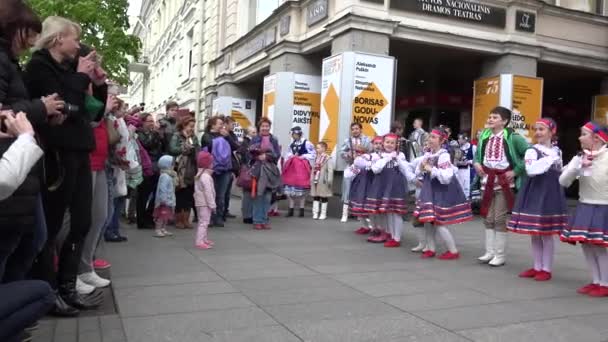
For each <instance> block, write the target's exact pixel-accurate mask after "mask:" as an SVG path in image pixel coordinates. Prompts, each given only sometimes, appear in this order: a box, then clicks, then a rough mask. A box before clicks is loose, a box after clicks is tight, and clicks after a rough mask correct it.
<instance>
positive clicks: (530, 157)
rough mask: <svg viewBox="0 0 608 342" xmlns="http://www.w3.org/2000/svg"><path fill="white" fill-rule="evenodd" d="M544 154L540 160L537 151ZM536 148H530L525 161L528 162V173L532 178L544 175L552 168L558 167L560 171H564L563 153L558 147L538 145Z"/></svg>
mask: <svg viewBox="0 0 608 342" xmlns="http://www.w3.org/2000/svg"><path fill="white" fill-rule="evenodd" d="M534 148H535V149H537V150H539V151H540V152H542V156H541V157H540V158H539V156H538V152H537V151H536V150H535V149H534ZM534 148H529V149H528V150H527V151H526V154H525V156H524V160H525V162H526V173H527V174H528V176H530V177H534V176H537V175H542V174H544V173H545V172H547V171H549V169H550V168H551V167H552V166H554V165H555V166H556V167H557V169H558V170H561V169H562V166H563V164H562V151H561V150H560V149H559V147H557V146H552V147H546V146H544V145H539V144H536V145H534Z"/></svg>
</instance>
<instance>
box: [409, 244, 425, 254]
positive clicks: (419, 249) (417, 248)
mask: <svg viewBox="0 0 608 342" xmlns="http://www.w3.org/2000/svg"><path fill="white" fill-rule="evenodd" d="M425 248H426V246H425V245H423V244H422V243H419V244H418V246H416V247H414V248H412V252H414V253H418V252H424V250H425Z"/></svg>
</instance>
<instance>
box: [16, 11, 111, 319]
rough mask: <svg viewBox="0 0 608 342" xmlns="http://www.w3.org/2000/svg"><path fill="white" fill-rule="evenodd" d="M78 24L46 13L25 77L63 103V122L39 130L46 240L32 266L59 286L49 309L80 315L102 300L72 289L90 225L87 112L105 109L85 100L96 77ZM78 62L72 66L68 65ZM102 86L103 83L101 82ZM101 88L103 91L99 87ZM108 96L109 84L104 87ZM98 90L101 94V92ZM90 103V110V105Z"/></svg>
mask: <svg viewBox="0 0 608 342" xmlns="http://www.w3.org/2000/svg"><path fill="white" fill-rule="evenodd" d="M80 33H81V28H80V26H79V25H78V24H76V23H74V22H72V21H70V20H68V19H65V18H61V17H54V16H51V17H48V18H46V19H45V21H44V22H43V23H42V32H41V36H40V39H38V41H37V42H36V44H35V47H34V48H35V52H34V53H33V55H32V58H31V60H30V62H29V63H28V65H27V66H26V72H25V81H26V85H27V87H28V89H29V91H30V94H31V95H32V96H45V94H53V93H57V94H59V96H60V97H61V98H62V99H63V100H64V101H65V106H64V107H63V111H62V112H63V114H64V115H66V119H65V121H64V122H63V124H62V125H58V126H49V127H47V126H42V127H40V128H39V129H38V133H39V134H40V137H41V139H42V142H43V144H44V145H45V152H46V155H45V156H46V158H45V162H46V164H45V165H46V175H45V176H46V180H47V184H51V186H50V187H49V188H47V189H44V191H43V200H44V205H45V208H44V209H45V216H46V222H47V226H48V240H47V243H46V245H45V246H44V248H43V250H42V252H41V254H40V256H39V258H38V259H39V262H38V264H37V265H36V266H37V267H36V271H37V276H38V277H40V278H41V279H43V280H46V281H48V282H49V283H50V284H51V286H52V287H53V288H56V289H58V293H59V296H57V300H56V303H55V307H54V310H53V313H54V314H56V315H62V316H73V315H76V314H78V309H92V308H95V307H97V306H98V305H99V304H100V299H99V297H98V296H89V297H84V296H81V295H79V294H78V293H77V291H76V277H77V273H78V266H79V261H80V257H81V254H82V249H83V243H84V240H85V238H86V236H87V233H88V232H89V229H90V227H91V205H92V177H91V165H90V160H89V153H90V152H91V151H93V150H94V149H95V138H94V135H93V128H92V127H91V120H92V119H94V118H93V117H92V115H91V113H94V112H95V110H94V109H95V108H97V109H98V110H100V112H101V113H103V107H104V104H105V103H106V98H98V99H97V102H101V105H99V104H98V103H95V101H90V100H92V98H91V97H89V99H88V101H87V100H85V99H87V96H86V94H87V91H88V90H89V89H90V88H91V86H92V84H91V80H93V79H97V78H98V77H96V75H94V73H95V72H96V69H97V66H98V63H97V55H96V52H95V51H91V52H90V53H88V54H87V55H86V56H85V57H79V50H80V48H81V46H80V43H79V36H80ZM72 63H75V64H76V68H75V69H74V67H73V66H72V65H71V64H72ZM100 86H102V85H100ZM99 89H101V90H102V91H101V92H100V91H98V90H99ZM92 90H93V94H94V95H95V97H96V98H97V97H103V86H102V87H93V89H92ZM105 92H106V94H107V87H106V90H105ZM100 93H101V94H102V95H101V96H100V95H99V94H100ZM91 107H92V108H91ZM67 208H69V209H70V214H71V217H70V219H71V220H70V221H71V222H70V229H69V232H68V234H67V237H66V239H65V241H64V243H63V246H62V248H61V251H60V253H59V267H58V270H57V273H55V270H54V267H53V255H54V246H55V240H56V237H57V234H58V233H59V231H60V230H61V227H62V222H63V218H64V214H65V212H66V209H67Z"/></svg>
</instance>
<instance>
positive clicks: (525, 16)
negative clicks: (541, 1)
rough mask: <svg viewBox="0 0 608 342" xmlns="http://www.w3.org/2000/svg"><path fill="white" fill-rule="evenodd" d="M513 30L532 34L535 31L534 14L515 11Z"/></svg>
mask: <svg viewBox="0 0 608 342" xmlns="http://www.w3.org/2000/svg"><path fill="white" fill-rule="evenodd" d="M515 29H516V30H517V31H523V32H529V33H534V31H536V14H535V13H532V12H526V11H519V10H518V11H516V12H515Z"/></svg>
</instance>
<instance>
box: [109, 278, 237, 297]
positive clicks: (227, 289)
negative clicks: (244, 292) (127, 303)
mask: <svg viewBox="0 0 608 342" xmlns="http://www.w3.org/2000/svg"><path fill="white" fill-rule="evenodd" d="M234 292H238V291H237V290H236V289H235V288H234V287H232V285H230V283H228V282H225V281H212V282H206V283H188V284H176V285H156V286H141V287H129V288H123V289H120V288H119V289H116V290H115V291H114V294H115V296H116V298H117V299H118V301H119V302H120V301H122V300H123V299H126V298H139V299H143V300H145V299H146V298H147V297H158V296H198V295H208V294H220V293H234Z"/></svg>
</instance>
